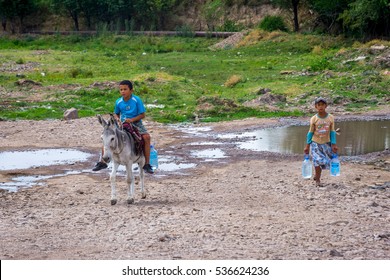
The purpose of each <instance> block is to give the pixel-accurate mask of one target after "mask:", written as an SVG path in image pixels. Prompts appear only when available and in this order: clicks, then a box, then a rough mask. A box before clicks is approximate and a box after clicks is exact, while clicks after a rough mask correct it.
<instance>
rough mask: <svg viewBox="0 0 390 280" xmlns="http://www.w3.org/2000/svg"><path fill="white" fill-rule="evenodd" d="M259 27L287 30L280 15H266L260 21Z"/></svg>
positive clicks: (270, 29)
mask: <svg viewBox="0 0 390 280" xmlns="http://www.w3.org/2000/svg"><path fill="white" fill-rule="evenodd" d="M259 27H260V28H261V29H263V30H265V31H275V30H280V31H287V27H286V25H285V23H284V21H283V18H282V17H280V16H266V17H265V18H264V19H263V20H262V21H261V22H260V25H259Z"/></svg>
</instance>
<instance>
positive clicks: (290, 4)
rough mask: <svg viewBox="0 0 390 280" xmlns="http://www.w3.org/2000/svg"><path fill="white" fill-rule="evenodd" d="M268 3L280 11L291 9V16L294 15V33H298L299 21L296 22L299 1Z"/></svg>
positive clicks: (282, 0)
mask: <svg viewBox="0 0 390 280" xmlns="http://www.w3.org/2000/svg"><path fill="white" fill-rule="evenodd" d="M270 2H271V3H272V4H273V5H275V6H278V7H280V8H282V9H286V10H289V9H292V10H293V15H294V31H295V32H298V31H299V20H298V6H299V2H300V0H270Z"/></svg>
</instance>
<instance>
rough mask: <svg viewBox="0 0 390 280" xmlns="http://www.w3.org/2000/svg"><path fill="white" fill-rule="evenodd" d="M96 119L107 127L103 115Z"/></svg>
mask: <svg viewBox="0 0 390 280" xmlns="http://www.w3.org/2000/svg"><path fill="white" fill-rule="evenodd" d="M96 117H97V118H98V121H99V123H100V124H101V125H102V126H106V125H107V122H106V121H105V119H103V117H102V116H101V115H96Z"/></svg>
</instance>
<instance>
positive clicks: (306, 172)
mask: <svg viewBox="0 0 390 280" xmlns="http://www.w3.org/2000/svg"><path fill="white" fill-rule="evenodd" d="M312 175H313V166H312V163H311V161H310V156H309V155H308V154H305V158H304V160H303V163H302V177H303V178H305V179H310V178H311V176H312Z"/></svg>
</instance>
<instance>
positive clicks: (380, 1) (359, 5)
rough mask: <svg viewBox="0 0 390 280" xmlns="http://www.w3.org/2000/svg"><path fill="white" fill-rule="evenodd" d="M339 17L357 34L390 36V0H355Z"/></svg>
mask: <svg viewBox="0 0 390 280" xmlns="http://www.w3.org/2000/svg"><path fill="white" fill-rule="evenodd" d="M340 19H342V20H343V25H344V27H345V28H346V29H347V31H351V32H353V33H357V35H359V36H365V37H372V36H390V0H355V1H353V2H352V3H350V4H349V6H348V9H346V10H344V12H343V13H342V14H341V16H340Z"/></svg>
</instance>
